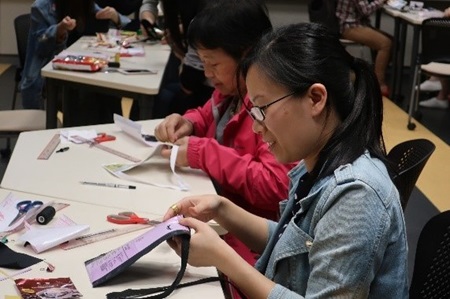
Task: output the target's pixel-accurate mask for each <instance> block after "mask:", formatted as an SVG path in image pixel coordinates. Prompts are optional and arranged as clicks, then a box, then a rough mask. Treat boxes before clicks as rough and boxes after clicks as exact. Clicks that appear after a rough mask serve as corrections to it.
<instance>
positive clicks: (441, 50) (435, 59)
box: [407, 18, 450, 130]
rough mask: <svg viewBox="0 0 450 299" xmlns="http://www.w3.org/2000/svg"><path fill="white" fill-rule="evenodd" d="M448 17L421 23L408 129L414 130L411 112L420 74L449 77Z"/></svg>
mask: <svg viewBox="0 0 450 299" xmlns="http://www.w3.org/2000/svg"><path fill="white" fill-rule="evenodd" d="M449 40H450V19H449V18H431V19H426V20H424V21H423V23H422V42H421V48H422V50H421V53H420V54H419V56H418V60H417V64H416V68H415V70H414V75H413V84H412V89H411V98H410V101H409V109H408V125H407V127H408V129H409V130H414V129H415V128H416V124H415V123H413V122H412V117H413V114H415V113H416V111H417V106H418V103H419V94H420V78H421V75H422V74H427V75H429V76H436V77H444V78H447V79H450V43H448V41H449Z"/></svg>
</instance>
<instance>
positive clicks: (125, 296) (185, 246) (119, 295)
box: [106, 234, 219, 299]
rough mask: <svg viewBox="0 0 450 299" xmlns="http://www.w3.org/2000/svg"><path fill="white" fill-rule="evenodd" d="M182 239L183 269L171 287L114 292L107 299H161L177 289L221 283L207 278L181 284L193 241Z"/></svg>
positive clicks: (187, 236)
mask: <svg viewBox="0 0 450 299" xmlns="http://www.w3.org/2000/svg"><path fill="white" fill-rule="evenodd" d="M179 237H180V238H181V267H180V271H179V272H178V274H177V277H176V278H175V280H174V282H173V283H172V285H170V286H163V287H156V288H149V289H139V290H132V289H127V290H125V291H122V292H113V293H108V294H106V298H107V299H132V298H140V299H150V298H152V299H160V298H166V297H167V296H169V295H170V294H171V293H172V292H173V291H174V290H175V289H180V288H184V287H188V286H192V285H197V284H202V283H207V282H213V281H219V278H218V277H207V278H203V279H199V280H196V281H192V282H187V283H182V284H180V281H181V279H182V278H183V275H184V272H185V270H186V266H187V261H188V257H189V242H190V239H191V236H190V235H186V234H184V235H180V236H179ZM155 293H159V294H156V295H152V296H147V297H142V296H145V295H151V294H155Z"/></svg>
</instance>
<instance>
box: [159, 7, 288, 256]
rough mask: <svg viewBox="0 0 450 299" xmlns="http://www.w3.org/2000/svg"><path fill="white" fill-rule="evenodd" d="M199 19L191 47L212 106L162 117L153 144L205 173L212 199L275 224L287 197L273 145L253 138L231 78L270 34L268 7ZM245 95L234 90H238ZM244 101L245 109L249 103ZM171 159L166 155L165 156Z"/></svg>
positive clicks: (208, 12) (238, 246) (210, 10)
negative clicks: (208, 85)
mask: <svg viewBox="0 0 450 299" xmlns="http://www.w3.org/2000/svg"><path fill="white" fill-rule="evenodd" d="M212 3H213V4H212V6H211V5H210V6H209V7H207V8H205V9H204V10H203V11H202V12H201V13H199V14H198V15H197V16H196V17H195V18H194V20H193V21H192V23H191V25H190V26H189V31H188V40H189V43H190V45H191V46H193V47H194V48H195V49H196V50H197V52H198V54H199V56H200V59H201V61H202V62H203V65H204V72H205V76H206V77H207V78H208V79H209V80H210V82H211V83H212V84H213V86H214V88H215V91H214V92H213V94H212V96H211V99H210V100H209V101H208V102H207V103H206V104H205V105H204V106H203V107H199V108H197V109H193V110H189V111H187V112H186V114H184V115H183V116H181V115H179V114H172V115H169V116H167V117H166V118H165V119H164V120H163V121H162V122H161V123H160V124H159V125H158V126H157V128H156V129H155V135H156V137H157V138H158V140H161V141H167V142H172V143H175V144H177V145H179V146H180V148H179V151H178V155H177V165H178V166H185V167H187V166H189V167H191V168H195V169H202V170H203V171H205V172H206V173H207V174H208V175H209V176H210V177H211V179H212V180H213V182H214V183H215V186H216V189H217V192H218V193H219V194H220V195H223V196H227V197H228V198H230V199H231V200H232V201H234V202H235V203H236V204H238V205H239V206H241V207H243V208H244V209H246V210H248V211H250V212H252V213H254V214H257V215H260V216H263V217H266V218H269V219H276V218H277V214H278V202H279V201H281V200H283V199H285V198H287V191H286V190H287V186H288V177H287V172H288V171H289V170H290V168H292V167H293V166H294V165H282V164H279V163H278V162H277V161H276V160H275V158H274V156H273V154H272V153H271V152H270V146H271V145H272V144H271V142H272V141H271V140H262V139H261V136H259V135H258V134H254V133H252V130H251V128H252V119H251V117H250V116H249V115H248V113H247V111H246V110H245V106H244V105H242V100H241V97H240V95H245V94H246V90H245V82H244V81H243V79H242V78H240V79H239V80H241V81H240V83H239V84H238V82H237V81H238V80H237V78H236V70H237V66H238V63H239V62H240V61H241V60H242V59H243V57H244V55H245V54H246V53H247V52H248V50H249V49H250V48H252V47H253V46H254V44H256V42H257V41H259V39H260V38H261V36H262V35H263V34H264V33H265V32H267V31H270V30H271V29H272V25H271V23H270V20H269V18H268V16H267V10H266V8H265V7H264V6H263V5H262V4H261V3H259V2H257V1H256V0H255V1H253V0H245V1H242V0H224V1H214V2H212ZM237 86H240V87H242V90H238V87H237ZM244 101H245V102H246V103H247V105H249V99H248V98H247V97H246V98H245V99H244ZM162 154H163V156H166V157H169V156H170V150H169V149H167V150H163V151H162ZM225 240H226V241H227V242H228V244H230V245H231V246H232V247H233V248H234V249H235V250H236V251H237V252H238V253H239V254H240V255H241V256H242V257H243V258H244V259H246V260H247V261H248V262H249V263H251V264H252V265H253V264H254V262H255V256H254V254H253V253H252V252H250V250H249V249H247V247H245V246H244V245H243V244H242V243H240V242H238V240H237V239H235V238H234V237H233V236H231V235H226V236H225Z"/></svg>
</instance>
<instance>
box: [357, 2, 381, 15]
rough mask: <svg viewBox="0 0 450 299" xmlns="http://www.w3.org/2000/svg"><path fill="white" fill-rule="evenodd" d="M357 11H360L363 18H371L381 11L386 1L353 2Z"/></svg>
mask: <svg viewBox="0 0 450 299" xmlns="http://www.w3.org/2000/svg"><path fill="white" fill-rule="evenodd" d="M351 1H353V5H354V6H355V8H356V10H358V11H359V12H360V13H361V14H362V15H363V16H370V15H372V14H373V13H375V12H376V11H377V10H378V9H380V8H381V7H382V6H383V4H384V3H385V2H386V0H373V1H369V0H362V1H361V0H351Z"/></svg>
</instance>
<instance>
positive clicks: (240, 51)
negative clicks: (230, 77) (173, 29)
mask: <svg viewBox="0 0 450 299" xmlns="http://www.w3.org/2000/svg"><path fill="white" fill-rule="evenodd" d="M271 29H272V23H271V22H270V19H269V16H268V13H267V8H266V7H265V5H264V4H263V3H262V1H260V0H214V1H210V2H209V4H208V5H207V6H206V7H205V8H204V9H203V10H202V11H201V12H200V13H199V14H198V15H197V16H196V17H195V18H194V19H193V20H192V23H191V25H190V26H189V31H188V42H189V44H190V45H191V46H192V47H193V48H194V49H198V48H205V49H218V48H220V49H222V50H224V51H225V52H226V53H227V54H228V55H230V56H231V57H233V58H234V59H235V60H236V61H240V60H241V59H242V57H243V56H244V55H245V53H247V52H248V51H249V49H251V48H252V47H253V46H254V45H255V44H256V43H257V42H258V41H259V39H260V38H261V36H263V35H264V34H265V33H266V32H268V31H270V30H271Z"/></svg>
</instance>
